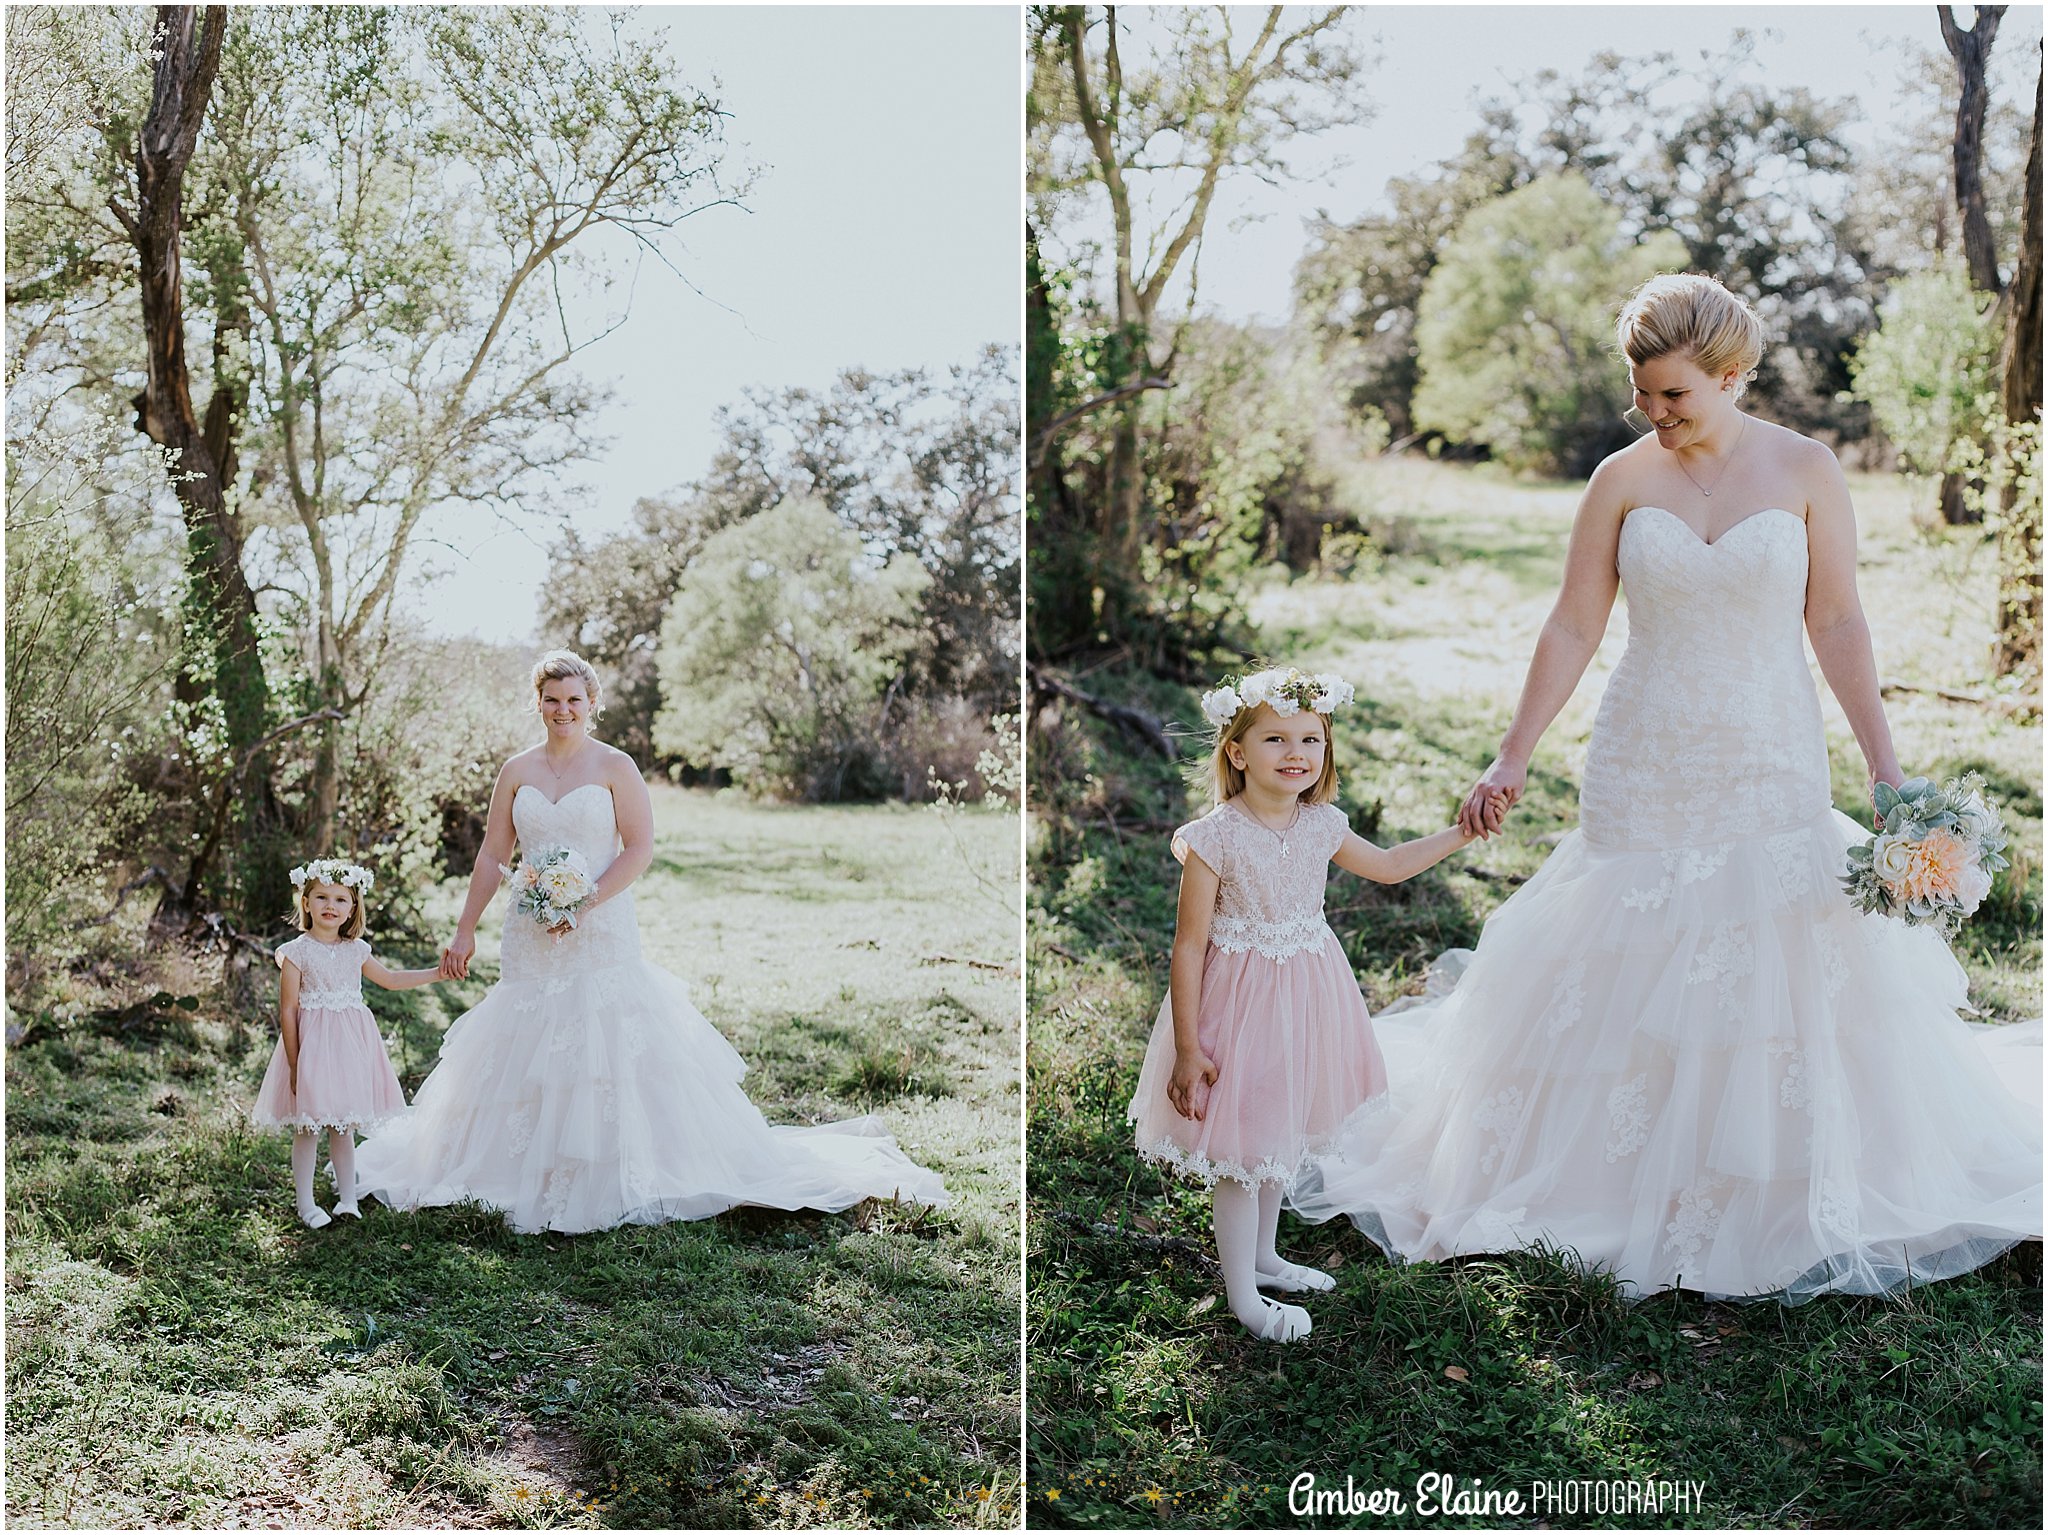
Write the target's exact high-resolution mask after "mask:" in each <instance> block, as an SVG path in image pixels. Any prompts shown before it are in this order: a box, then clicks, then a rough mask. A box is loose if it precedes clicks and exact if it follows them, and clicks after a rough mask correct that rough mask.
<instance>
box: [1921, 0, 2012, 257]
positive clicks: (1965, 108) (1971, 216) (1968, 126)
mask: <svg viewBox="0 0 2048 1535" xmlns="http://www.w3.org/2000/svg"><path fill="white" fill-rule="evenodd" d="M1935 9H1936V10H1937V11H1939V12H1940V13H1941V40H1942V41H1943V42H1944V43H1946V44H1948V51H1949V53H1950V55H1951V56H1952V57H1953V58H1954V59H1955V61H1956V76H1957V79H1958V82H1959V84H1960V86H1961V91H1960V94H1959V95H1958V96H1957V99H1956V134H1955V175H1956V211H1957V212H1958V213H1959V214H1961V215H1962V223H1963V260H1964V261H1965V263H1967V264H1968V266H1969V269H1970V283H1971V285H1972V286H1973V287H1975V288H1976V289H1978V291H1980V292H1983V293H1997V292H1999V291H2000V290H2001V289H2002V288H2003V286H2004V284H2002V283H2001V282H2000V281H1999V280H1998V250H1997V247H1996V246H1995V245H1993V243H1992V240H1991V219H1990V216H1989V215H1988V214H1986V212H1985V211H1984V176H1983V169H1982V168H1983V163H1984V109H1985V106H1986V105H1987V103H1988V100H1989V91H1988V88H1987V87H1986V85H1985V83H1984V71H1985V68H1986V66H1987V65H1988V64H1989V63H1990V62H1991V44H1992V42H1993V40H1994V39H1996V38H1997V36H1998V22H1999V18H2000V17H2002V16H2003V15H2004V14H2005V7H2004V6H2002V5H1980V6H1978V7H1977V20H1976V23H1975V25H1974V26H1972V28H1971V29H1970V30H1969V31H1967V32H1965V31H1964V30H1963V29H1962V28H1961V27H1958V26H1957V25H1956V20H1955V11H1954V8H1953V7H1951V6H1946V5H1942V6H1936V7H1935Z"/></svg>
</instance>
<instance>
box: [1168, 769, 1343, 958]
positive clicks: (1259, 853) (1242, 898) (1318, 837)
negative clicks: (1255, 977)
mask: <svg viewBox="0 0 2048 1535" xmlns="http://www.w3.org/2000/svg"><path fill="white" fill-rule="evenodd" d="M1350 829H1351V823H1350V822H1349V821H1348V820H1347V819H1346V818H1345V815H1344V812H1343V811H1341V810H1339V809H1338V808H1337V807H1336V806H1335V805H1303V806H1302V807H1301V815H1300V817H1299V818H1298V819H1297V820H1296V821H1295V823H1294V825H1293V826H1292V827H1290V828H1289V829H1288V830H1287V831H1286V832H1284V833H1282V832H1278V831H1274V830H1273V829H1272V828H1270V827H1268V826H1264V825H1262V824H1261V823H1259V822H1258V821H1255V820H1253V819H1252V817H1251V815H1250V813H1249V812H1248V811H1246V810H1245V809H1244V808H1243V807H1242V806H1240V805H1239V804H1238V803H1237V802H1236V801H1234V800H1232V801H1229V802H1227V803H1225V804H1221V805H1218V806H1217V807H1216V808H1215V809H1214V810H1212V811H1210V812H1209V813H1208V814H1207V815H1205V816H1203V817H1202V818H1201V819H1200V820H1199V821H1190V822H1188V824H1187V825H1185V826H1183V827H1181V828H1180V830H1178V831H1176V832H1175V833H1174V834H1173V856H1174V857H1175V858H1178V859H1179V860H1180V861H1181V862H1183V863H1185V862H1187V856H1188V851H1189V850H1190V849H1193V851H1194V852H1195V853H1196V854H1198V855H1199V856H1200V857H1201V860H1202V862H1203V863H1206V864H1207V865H1208V866H1209V867H1210V868H1212V869H1214V870H1215V871H1216V874H1217V877H1218V878H1219V879H1220V880H1221V881H1222V886H1221V888H1220V889H1219V890H1218V891H1217V892H1216V915H1215V918H1214V919H1213V920H1212V921H1211V922H1210V924H1209V942H1210V943H1211V944H1213V945H1215V946H1216V947H1217V948H1219V949H1221V950H1223V951H1224V952H1225V953H1228V954H1242V953H1245V952H1246V951H1250V950H1255V951H1257V952H1258V953H1260V954H1263V955H1265V956H1266V957H1267V958H1268V959H1275V960H1281V961H1285V960H1287V959H1289V958H1291V957H1292V956H1293V955H1296V954H1300V953H1303V952H1305V951H1307V950H1311V949H1319V948H1321V947H1322V945H1323V939H1324V938H1325V937H1326V936H1328V934H1329V932H1330V925H1329V923H1328V922H1326V921H1324V920H1323V887H1324V885H1325V884H1326V883H1327V882H1328V879H1329V872H1330V855H1331V854H1333V853H1335V852H1336V851H1337V849H1338V848H1339V847H1341V846H1342V845H1343V843H1344V837H1345V834H1346V833H1347V832H1348V831H1350Z"/></svg>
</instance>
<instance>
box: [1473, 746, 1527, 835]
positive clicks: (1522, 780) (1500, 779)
mask: <svg viewBox="0 0 2048 1535" xmlns="http://www.w3.org/2000/svg"><path fill="white" fill-rule="evenodd" d="M1528 779H1529V772H1528V769H1527V768H1525V767H1523V766H1521V765H1520V764H1519V763H1513V762H1507V761H1504V760H1503V759H1501V758H1499V757H1496V758H1494V760H1493V765H1492V766H1491V767H1489V768H1487V770H1486V771H1485V772H1484V773H1481V774H1480V775H1479V781H1478V782H1477V783H1475V784H1473V785H1472V790H1471V792H1470V793H1469V794H1467V795H1466V796H1465V803H1464V804H1462V805H1460V806H1459V807H1458V825H1459V826H1460V827H1461V828H1463V830H1464V831H1465V833H1466V835H1468V836H1473V837H1490V836H1492V835H1493V834H1494V833H1495V832H1497V831H1499V830H1500V828H1501V822H1502V821H1504V820H1505V819H1506V818H1507V813H1508V811H1510V810H1511V809H1513V808H1514V806H1515V802H1516V801H1517V800H1519V799H1521V797H1522V789H1523V786H1524V785H1525V784H1526V783H1527V782H1528Z"/></svg>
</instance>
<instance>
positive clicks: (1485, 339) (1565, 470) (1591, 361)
mask: <svg viewBox="0 0 2048 1535" xmlns="http://www.w3.org/2000/svg"><path fill="white" fill-rule="evenodd" d="M1683 261H1684V247H1683V245H1682V244H1681V243H1680V241H1679V240H1678V238H1677V237H1676V236H1675V235H1672V234H1670V233H1669V232H1667V231H1659V232H1657V233H1654V234H1651V235H1648V236H1646V237H1643V238H1640V239H1637V238H1633V237H1631V236H1629V235H1627V234H1625V233H1623V231H1622V227H1621V222H1620V220H1619V218H1617V216H1616V215H1615V213H1614V211H1613V210H1612V209H1611V208H1609V207H1607V206H1606V205H1605V204H1604V203H1603V202H1602V201H1601V200H1600V198H1599V196H1598V194H1596V193H1595V192H1594V191H1593V189H1592V187H1590V186H1589V185H1587V183H1586V181H1585V178H1583V177H1581V176H1577V175H1571V174H1566V175H1560V176H1551V177H1546V178H1545V179H1543V180H1541V181H1537V182H1532V183H1531V184H1530V185H1528V186H1526V187H1523V188H1521V189H1520V190H1518V191H1514V192H1510V193H1509V194H1508V195H1507V196H1505V197H1502V198H1499V199H1497V200H1495V201H1493V202H1490V203H1486V204H1484V205H1482V206H1481V207H1479V208H1477V209H1475V210H1473V212H1472V213H1471V214H1469V215H1468V216H1467V217H1466V219H1465V221H1464V222H1463V223H1461V224H1460V225H1459V226H1458V229H1457V232H1456V233H1455V234H1454V235H1452V237H1451V239H1450V242H1449V243H1448V244H1447V245H1446V246H1445V248H1444V252H1443V257H1442V259H1441V260H1440V261H1439V262H1438V263H1437V266H1436V269H1435V270H1434V271H1433V272H1431V273H1430V277H1429V281H1428V282H1427V283H1426V284H1424V286H1423V292H1422V303H1421V312H1420V314H1419V316H1418V317H1417V322H1416V344H1417V346H1418V348H1419V351H1420V357H1419V359H1418V361H1419V371H1420V383H1419V384H1418V385H1417V387H1416V391H1415V419H1416V423H1417V425H1418V426H1421V427H1423V428H1425V429H1434V430H1437V431H1441V432H1443V433H1444V434H1445V435H1447V436H1450V437H1454V438H1457V439H1459V440H1461V441H1466V442H1480V443H1484V444H1486V445H1487V447H1489V448H1490V449H1491V450H1492V451H1493V452H1494V453H1495V454H1496V455H1497V456H1498V457H1500V458H1502V459H1503V460H1505V461H1506V462H1508V463H1510V464H1512V465H1515V466H1516V467H1518V468H1531V469H1537V470H1541V471H1544V472H1551V473H1562V474H1571V475H1580V474H1585V473H1589V472H1590V471H1591V469H1592V467H1593V465H1594V464H1596V463H1597V462H1599V460H1600V459H1601V458H1603V457H1604V456H1606V454H1608V453H1609V452H1611V451H1613V449H1614V448H1615V447H1617V446H1619V445H1621V444H1622V443H1625V442H1626V441H1627V440H1628V437H1629V431H1628V428H1627V427H1626V426H1625V425H1623V424H1622V422H1621V420H1620V416H1621V413H1622V412H1623V411H1624V410H1626V409H1627V407H1628V384H1627V380H1626V378H1625V376H1624V374H1623V370H1622V368H1621V366H1620V365H1619V364H1618V363H1617V362H1616V360H1615V357H1614V353H1613V339H1612V338H1613V317H1614V313H1615V310H1616V309H1617V308H1618V307H1619V306H1620V304H1621V301H1622V300H1623V299H1624V298H1625V297H1626V296H1627V295H1628V293H1629V291H1630V290H1631V289H1632V288H1634V287H1635V286H1636V285H1637V284H1638V283H1640V282H1642V281H1644V280H1645V279H1646V278H1648V277H1650V276H1652V275H1654V274H1655V273H1657V272H1659V271H1663V270H1667V269H1670V268H1672V267H1676V266H1678V265H1680V264H1681V263H1682V262H1683Z"/></svg>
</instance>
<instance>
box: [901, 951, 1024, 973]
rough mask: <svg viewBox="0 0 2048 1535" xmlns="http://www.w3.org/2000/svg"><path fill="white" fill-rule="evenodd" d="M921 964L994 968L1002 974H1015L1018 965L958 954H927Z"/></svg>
mask: <svg viewBox="0 0 2048 1535" xmlns="http://www.w3.org/2000/svg"><path fill="white" fill-rule="evenodd" d="M918 963H919V964H920V965H966V966H968V967H969V968H970V969H974V970H994V971H996V972H998V973H999V974H1002V975H1015V974H1016V973H1017V967H1016V966H1015V965H1006V964H1004V963H1002V962H1001V961H1000V960H993V959H966V958H963V957H961V956H960V955H957V954H927V955H926V956H925V957H924V958H923V959H921V960H919V961H918Z"/></svg>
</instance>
